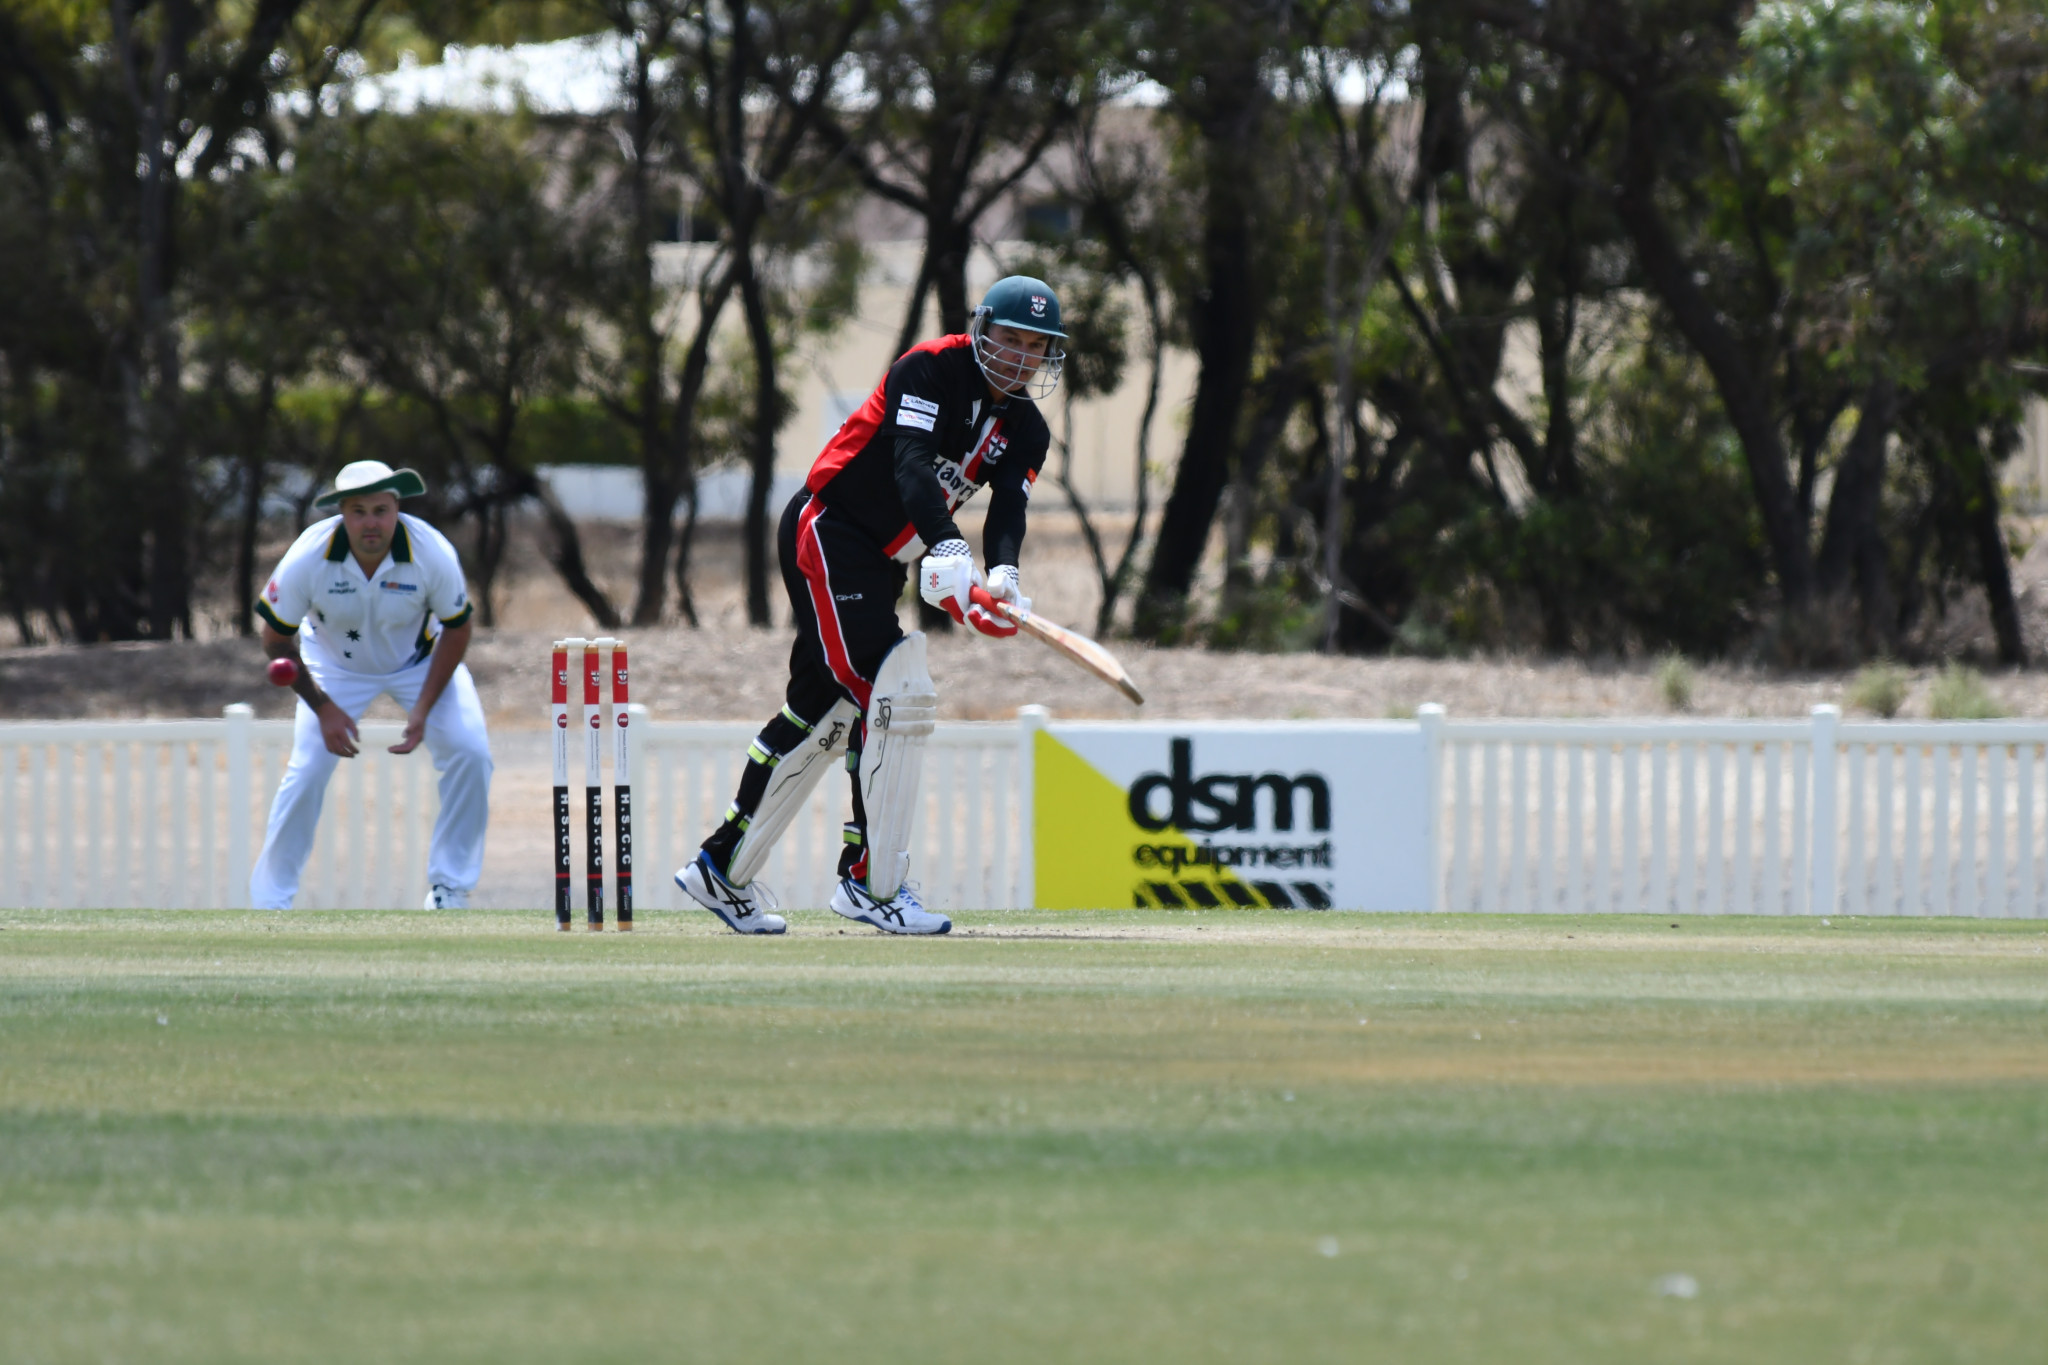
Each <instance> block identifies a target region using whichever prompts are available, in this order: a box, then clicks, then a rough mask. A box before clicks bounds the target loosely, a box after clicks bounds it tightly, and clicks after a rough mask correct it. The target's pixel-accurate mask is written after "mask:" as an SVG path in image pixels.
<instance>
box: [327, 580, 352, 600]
mask: <svg viewBox="0 0 2048 1365" xmlns="http://www.w3.org/2000/svg"><path fill="white" fill-rule="evenodd" d="M355 590H356V585H355V584H353V583H351V582H349V581H348V580H347V579H345V578H337V579H335V580H334V581H333V582H332V583H329V584H328V585H327V595H328V596H329V597H346V596H348V595H349V594H350V593H352V592H354V591H355Z"/></svg>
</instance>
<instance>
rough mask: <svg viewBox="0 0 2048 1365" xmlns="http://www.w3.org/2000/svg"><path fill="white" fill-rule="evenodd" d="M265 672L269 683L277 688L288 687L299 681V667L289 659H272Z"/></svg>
mask: <svg viewBox="0 0 2048 1365" xmlns="http://www.w3.org/2000/svg"><path fill="white" fill-rule="evenodd" d="M266 671H267V672H268V673H269V674H270V681H271V682H273V683H275V684H276V685H277V686H279V687H290V686H291V685H292V684H293V683H295V682H297V681H298V680H299V666H298V665H297V664H296V663H293V662H292V661H291V660H290V659H272V660H271V661H270V667H269V669H267V670H266Z"/></svg>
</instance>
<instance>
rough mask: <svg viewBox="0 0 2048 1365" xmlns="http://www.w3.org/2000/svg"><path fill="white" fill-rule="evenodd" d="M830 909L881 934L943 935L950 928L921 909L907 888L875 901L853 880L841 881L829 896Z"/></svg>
mask: <svg viewBox="0 0 2048 1365" xmlns="http://www.w3.org/2000/svg"><path fill="white" fill-rule="evenodd" d="M832 908H833V910H835V911H836V912H838V913H839V914H842V915H844V916H846V917H847V918H848V919H857V920H859V921H860V922H861V923H862V924H872V925H874V926H875V927H876V928H877V929H880V930H881V931H882V932H883V933H885V934H943V933H947V932H949V931H951V929H952V928H953V921H952V920H950V919H947V918H946V917H945V916H944V915H940V914H935V913H933V912H932V911H930V910H927V909H925V908H924V905H923V903H922V902H921V901H919V900H918V898H917V892H915V891H913V890H911V889H910V887H909V886H907V885H905V886H899V887H897V888H896V894H895V895H894V896H891V897H890V898H889V899H888V900H885V901H878V900H876V899H875V898H874V897H873V896H870V895H869V894H868V893H867V888H865V887H863V886H861V885H860V884H859V883H858V882H856V881H854V880H853V878H851V877H841V878H840V879H839V889H838V890H837V891H834V892H833V893H832Z"/></svg>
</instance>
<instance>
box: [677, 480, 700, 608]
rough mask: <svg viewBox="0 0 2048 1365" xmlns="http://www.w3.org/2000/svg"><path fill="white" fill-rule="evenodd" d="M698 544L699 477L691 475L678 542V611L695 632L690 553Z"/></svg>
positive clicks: (694, 601) (694, 604)
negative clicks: (681, 530)
mask: <svg viewBox="0 0 2048 1365" xmlns="http://www.w3.org/2000/svg"><path fill="white" fill-rule="evenodd" d="M696 542H697V476H696V474H695V472H694V471H693V472H692V473H691V475H690V486H689V487H688V488H686V489H685V490H684V491H683V533H682V535H681V536H679V537H678V538H677V540H676V610H678V611H680V612H681V613H682V614H683V619H684V620H685V621H688V622H689V623H690V629H692V630H695V629H696V628H697V625H698V621H697V599H696V596H695V595H694V594H692V593H691V591H690V551H691V549H692V548H694V547H695V545H696Z"/></svg>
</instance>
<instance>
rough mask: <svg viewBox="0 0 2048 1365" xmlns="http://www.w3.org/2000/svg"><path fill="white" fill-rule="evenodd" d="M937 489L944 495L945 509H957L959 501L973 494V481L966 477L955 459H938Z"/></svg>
mask: <svg viewBox="0 0 2048 1365" xmlns="http://www.w3.org/2000/svg"><path fill="white" fill-rule="evenodd" d="M936 472H937V473H938V476H939V491H940V492H942V493H944V494H945V495H946V510H947V511H948V512H952V511H956V510H958V508H959V506H960V504H961V503H963V502H965V501H967V500H968V499H969V498H971V497H973V496H974V491H975V489H974V481H973V480H972V479H969V478H968V477H967V474H966V472H965V471H963V470H962V469H961V468H960V464H959V462H958V461H956V460H940V461H939V462H938V465H937V470H936Z"/></svg>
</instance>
